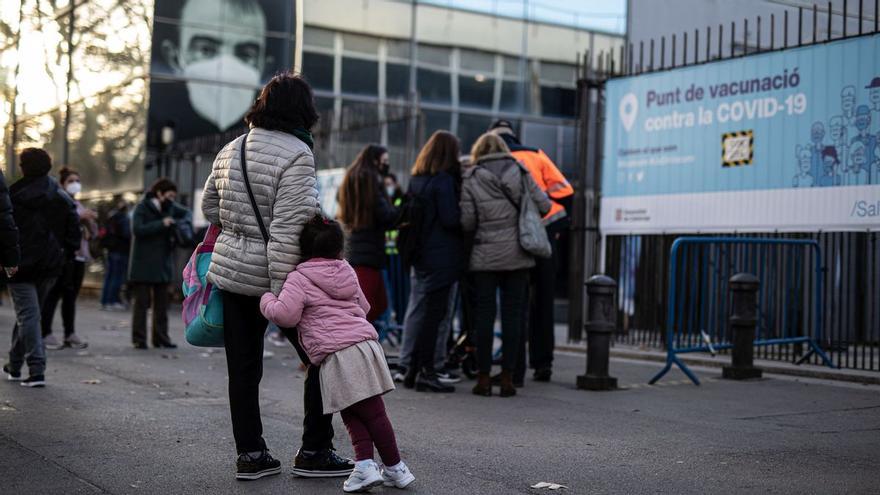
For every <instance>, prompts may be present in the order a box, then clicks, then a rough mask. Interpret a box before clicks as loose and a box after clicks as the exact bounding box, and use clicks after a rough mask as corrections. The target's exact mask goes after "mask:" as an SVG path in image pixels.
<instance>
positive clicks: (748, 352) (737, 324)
mask: <svg viewBox="0 0 880 495" xmlns="http://www.w3.org/2000/svg"><path fill="white" fill-rule="evenodd" d="M729 286H730V292H731V293H732V295H733V302H732V304H731V308H730V331H731V333H732V334H733V350H732V351H731V365H730V366H725V367H724V368H723V370H722V377H723V378H726V379H728V380H747V379H750V378H761V374H762V371H761V369H760V368H756V367H755V365H754V361H755V350H754V346H753V342H754V341H755V328H756V326H757V324H758V289H760V287H761V282H760V280H758V277H756V276H754V275H752V274H751V273H737V274H736V275H734V276H733V277H731V278H730V284H729Z"/></svg>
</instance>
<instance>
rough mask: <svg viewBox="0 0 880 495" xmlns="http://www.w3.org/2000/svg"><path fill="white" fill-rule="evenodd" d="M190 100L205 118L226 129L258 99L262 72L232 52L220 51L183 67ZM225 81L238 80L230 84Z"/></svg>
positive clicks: (197, 111)
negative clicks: (258, 87)
mask: <svg viewBox="0 0 880 495" xmlns="http://www.w3.org/2000/svg"><path fill="white" fill-rule="evenodd" d="M183 76H184V77H185V78H187V79H196V80H199V81H187V83H186V89H187V91H189V102H190V103H191V104H192V106H193V110H195V112H196V113H197V114H199V116H201V117H202V118H203V119H205V120H207V121H209V122H211V123H213V124H214V125H216V126H217V128H218V129H220V130H221V131H225V130H226V129H228V128H229V127H230V126H231V125H232V124H235V123H236V122H239V121H241V118H242V117H243V116H244V114H245V112H247V110H248V108H250V106H251V104H252V103H253V102H254V94H255V92H256V89H255V87H256V86H257V85H259V83H260V73H259V71H258V70H257V69H255V68H254V67H253V66H250V65H248V64H246V63H244V62H242V61H241V60H239V59H238V58H236V57H234V56H232V55H220V56H219V57H214V58H211V59H209V60H203V61H200V62H195V63H192V64H190V65H187V66H186V67H184V68H183ZM223 83H229V84H234V85H235V86H227V85H224V84H223Z"/></svg>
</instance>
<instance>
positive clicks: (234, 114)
mask: <svg viewBox="0 0 880 495" xmlns="http://www.w3.org/2000/svg"><path fill="white" fill-rule="evenodd" d="M180 23H181V25H180V38H179V44H178V45H177V46H174V44H173V42H170V41H167V40H166V41H165V42H164V43H163V47H162V48H163V52H164V54H165V56H166V59H168V62H169V65H171V67H172V68H173V69H174V70H175V72H176V73H177V74H178V75H179V76H182V77H183V78H185V79H186V87H187V92H188V94H189V101H190V104H191V105H192V108H193V110H194V111H195V113H197V114H198V115H199V116H200V117H202V118H203V119H205V120H207V121H209V122H211V123H213V124H214V125H216V126H217V128H218V129H219V130H221V131H223V130H226V129H228V128H229V127H231V126H232V125H234V124H236V123H238V122H240V121H241V118H242V117H243V116H244V114H245V112H247V110H248V108H250V105H251V104H252V103H253V100H254V96H255V93H256V90H257V86H258V85H259V84H260V78H261V76H262V73H263V70H264V68H265V67H266V41H265V35H266V15H265V13H264V12H263V10H262V8H261V7H260V6H259V4H258V3H256V2H255V1H254V2H248V1H246V0H245V1H241V0H238V1H233V0H189V1H187V3H186V5H185V6H184V7H183V10H182V12H181V17H180Z"/></svg>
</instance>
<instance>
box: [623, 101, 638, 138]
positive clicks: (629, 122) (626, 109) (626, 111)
mask: <svg viewBox="0 0 880 495" xmlns="http://www.w3.org/2000/svg"><path fill="white" fill-rule="evenodd" d="M619 111H620V123H621V124H623V128H624V129H626V132H629V130H630V129H632V126H633V124H634V123H635V122H636V115H638V113H639V99H638V98H636V95H635V94H633V93H627V94H626V95H624V97H623V98H621V99H620V108H619Z"/></svg>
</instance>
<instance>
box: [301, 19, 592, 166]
mask: <svg viewBox="0 0 880 495" xmlns="http://www.w3.org/2000/svg"><path fill="white" fill-rule="evenodd" d="M410 50H411V42H410V40H409V39H399V38H398V39H395V38H387V37H380V36H366V35H363V34H352V33H347V32H344V31H334V30H330V29H326V28H323V27H315V26H310V25H308V23H307V24H306V26H305V29H304V33H303V58H302V60H303V64H302V72H303V74H305V76H306V77H307V78H308V79H309V81H310V82H311V83H312V85H313V87H314V88H315V90H316V93H317V94H318V95H319V97H320V98H321V100H322V101H323V102H324V108H325V111H324V112H322V119H324V120H327V121H328V122H325V123H324V124H323V125H322V126H321V131H322V133H323V134H322V135H319V136H318V137H319V139H318V147H319V151H321V152H320V153H317V154H316V159H317V161H318V165H319V167H322V168H332V167H343V166H346V165H348V164H349V163H350V162H351V161H352V160H353V159H354V157H355V155H356V154H357V152H358V151H359V150H360V148H361V147H362V146H363V145H364V144H367V143H368V142H370V141H375V142H379V143H381V144H384V145H386V146H388V147H389V150H390V153H391V161H392V168H393V169H394V170H395V171H397V172H399V173H401V174H402V176H403V177H406V175H407V173H406V172H407V170H408V169H409V163H408V161H409V160H411V159H412V158H413V156H414V153H415V150H413V149H412V147H411V141H412V140H413V139H415V141H416V142H415V147H417V146H419V145H421V144H422V143H424V141H425V140H426V139H427V138H428V137H429V136H430V135H431V133H433V132H434V131H436V130H441V129H445V130H451V131H452V132H453V133H455V134H456V135H458V136H459V138H460V139H461V142H462V150H463V152H467V150H469V149H470V146H471V145H472V144H473V142H474V141H475V140H476V139H477V138H478V137H479V136H480V135H481V134H482V133H483V132H485V131H486V129H487V128H488V126H489V125H490V124H491V123H492V122H493V121H494V120H496V119H499V118H505V119H508V120H511V121H513V122H514V123H515V125H516V126H517V128H518V129H522V136H521V137H522V139H523V142H525V143H527V144H529V145H533V146H541V147H542V148H544V149H545V151H547V153H548V154H549V155H550V156H551V158H553V159H554V160H555V161H556V162H558V164H559V165H560V166H561V167H562V168H563V169H569V170H570V169H572V168H573V167H574V166H575V162H574V160H575V152H574V150H575V142H574V139H575V135H576V133H575V131H574V129H575V117H576V115H577V109H576V108H575V107H576V91H575V89H576V85H577V83H576V67H575V65H574V64H564V63H560V62H558V61H544V60H540V59H534V58H519V57H512V56H509V55H504V54H501V53H495V52H491V51H485V50H476V49H473V48H467V47H460V46H455V45H454V44H449V45H439V44H427V43H419V44H418V47H417V51H416V54H415V60H413V59H412V58H411V53H410ZM413 62H414V63H415V65H416V67H415V75H416V84H415V86H416V87H415V90H416V95H415V98H413V95H411V94H410V91H411V88H410V77H411V74H412V72H413V71H412V70H411V63H413ZM545 72H546V73H545ZM524 81H525V82H524ZM413 100H415V102H416V103H415V104H416V106H415V107H413V106H412V102H413ZM411 126H416V130H415V132H414V133H413V134H414V136H412V137H411V136H410V135H409V134H410V132H411V131H410V129H411ZM368 128H369V129H368Z"/></svg>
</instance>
